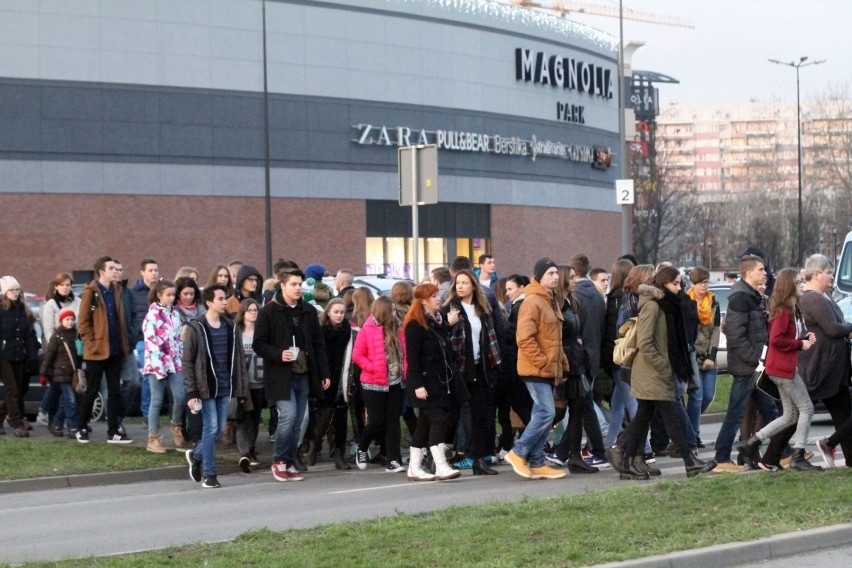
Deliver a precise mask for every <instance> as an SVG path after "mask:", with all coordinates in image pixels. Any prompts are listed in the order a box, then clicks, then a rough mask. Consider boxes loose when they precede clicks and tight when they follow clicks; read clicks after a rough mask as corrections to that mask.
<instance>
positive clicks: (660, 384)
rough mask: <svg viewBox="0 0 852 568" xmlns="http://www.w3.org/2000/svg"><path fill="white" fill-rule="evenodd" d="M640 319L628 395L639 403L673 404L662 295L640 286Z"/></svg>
mask: <svg viewBox="0 0 852 568" xmlns="http://www.w3.org/2000/svg"><path fill="white" fill-rule="evenodd" d="M637 292H639V319H638V320H637V322H636V325H637V327H636V347H637V348H638V349H639V350H638V352H637V353H636V357H635V358H634V359H633V369H632V374H631V379H630V392H631V394H633V396H634V397H636V398H637V399H640V400H662V401H674V398H675V390H674V381H675V378H674V371H673V370H672V366H671V363H670V362H669V336H668V324H667V323H666V314H665V313H664V312H663V310H662V308H661V307H660V305H659V304H658V303H657V300H660V299H662V297H663V292H662V290H660V289H659V288H657V287H655V286H649V285H646V284H643V285H641V286H639V288H638V290H637Z"/></svg>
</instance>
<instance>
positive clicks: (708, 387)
mask: <svg viewBox="0 0 852 568" xmlns="http://www.w3.org/2000/svg"><path fill="white" fill-rule="evenodd" d="M718 373H719V371H717V370H716V367H713V368H712V369H710V370H708V371H705V370H703V369H702V370H700V371H699V372H698V375H699V377H700V379H701V381H700V382H701V414H704V413H705V412H707V408H708V407H709V406H710V405H711V404H712V403H713V399H714V398H716V377H717V376H718Z"/></svg>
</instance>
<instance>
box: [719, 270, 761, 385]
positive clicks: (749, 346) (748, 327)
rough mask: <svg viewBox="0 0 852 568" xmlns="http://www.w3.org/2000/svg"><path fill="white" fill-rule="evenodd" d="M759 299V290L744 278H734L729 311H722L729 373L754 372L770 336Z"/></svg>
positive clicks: (747, 374)
mask: <svg viewBox="0 0 852 568" xmlns="http://www.w3.org/2000/svg"><path fill="white" fill-rule="evenodd" d="M761 301H762V297H761V295H760V292H758V291H757V290H755V289H754V288H752V287H751V286H750V285H749V284H748V283H746V281H745V280H737V281H736V282H735V283H734V285H733V286H731V292H730V295H729V297H728V311H727V312H725V337H726V339H727V342H728V372H729V373H731V374H732V375H734V376H735V377H742V376H749V375H751V374H752V373H754V370H755V369H756V368H757V364H758V362H759V361H760V356H761V354H762V353H763V347H764V345H766V342H767V341H768V339H769V333H768V330H767V329H766V318H765V315H764V312H763V310H762V309H761V307H760V305H761Z"/></svg>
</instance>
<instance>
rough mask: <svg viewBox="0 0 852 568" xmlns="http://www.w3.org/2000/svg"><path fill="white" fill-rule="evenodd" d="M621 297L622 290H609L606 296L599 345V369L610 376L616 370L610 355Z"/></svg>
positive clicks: (613, 348)
mask: <svg viewBox="0 0 852 568" xmlns="http://www.w3.org/2000/svg"><path fill="white" fill-rule="evenodd" d="M623 296H624V288H619V289H618V290H610V291H609V293H608V294H607V295H606V324H605V325H604V334H603V343H602V345H601V368H602V369H603V370H604V371H606V372H607V374H609V375H610V376H612V372H613V371H614V370H615V368H616V365H615V364H613V362H612V353H613V351H614V350H615V339H616V338H617V337H618V310H619V309H621V299H622V297H623Z"/></svg>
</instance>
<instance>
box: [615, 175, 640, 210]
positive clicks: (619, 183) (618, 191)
mask: <svg viewBox="0 0 852 568" xmlns="http://www.w3.org/2000/svg"><path fill="white" fill-rule="evenodd" d="M615 202H616V203H617V204H618V205H633V204H634V203H635V202H636V193H635V192H634V191H633V180H632V179H617V180H615Z"/></svg>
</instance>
